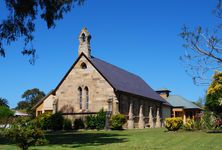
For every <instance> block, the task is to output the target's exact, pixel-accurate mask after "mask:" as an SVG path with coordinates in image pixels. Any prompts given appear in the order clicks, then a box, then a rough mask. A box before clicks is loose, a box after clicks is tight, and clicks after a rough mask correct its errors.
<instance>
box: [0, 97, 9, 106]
mask: <svg viewBox="0 0 222 150" xmlns="http://www.w3.org/2000/svg"><path fill="white" fill-rule="evenodd" d="M0 106H5V107H9V106H8V100H7V99H5V98H2V97H0Z"/></svg>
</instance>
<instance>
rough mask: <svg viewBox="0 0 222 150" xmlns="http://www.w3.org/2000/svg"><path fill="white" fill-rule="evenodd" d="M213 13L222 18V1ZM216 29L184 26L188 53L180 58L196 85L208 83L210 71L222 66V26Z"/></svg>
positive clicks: (183, 36)
mask: <svg viewBox="0 0 222 150" xmlns="http://www.w3.org/2000/svg"><path fill="white" fill-rule="evenodd" d="M213 13H214V15H215V16H216V17H218V18H219V19H220V18H222V2H221V0H218V2H217V5H216V7H215V9H214V10H213ZM221 25H222V24H220V25H218V26H216V27H215V28H214V29H212V30H210V29H204V28H203V27H201V26H198V27H196V28H195V29H190V28H189V27H188V26H186V25H185V26H184V27H183V28H182V32H181V34H180V36H181V37H182V38H183V40H184V42H185V43H184V45H183V46H184V47H185V48H186V53H185V55H184V56H181V57H180V59H181V60H182V61H183V62H184V63H185V67H186V72H187V73H188V74H189V75H190V76H192V78H193V81H194V83H195V84H196V85H208V84H209V82H210V80H209V78H208V76H209V73H210V71H212V70H216V69H221V67H222V39H221V38H222V37H221V31H222V30H221V27H222V26H221Z"/></svg>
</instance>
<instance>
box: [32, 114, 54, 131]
mask: <svg viewBox="0 0 222 150" xmlns="http://www.w3.org/2000/svg"><path fill="white" fill-rule="evenodd" d="M51 116H52V114H50V113H44V114H41V115H39V116H38V117H36V118H35V119H34V123H35V124H36V126H37V127H38V128H40V129H42V130H48V129H51Z"/></svg>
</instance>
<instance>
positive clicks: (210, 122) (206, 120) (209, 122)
mask: <svg viewBox="0 0 222 150" xmlns="http://www.w3.org/2000/svg"><path fill="white" fill-rule="evenodd" d="M202 119H203V128H204V129H213V128H214V126H215V125H214V122H215V117H214V116H213V114H212V113H211V112H208V111H205V112H204V115H203V117H202Z"/></svg>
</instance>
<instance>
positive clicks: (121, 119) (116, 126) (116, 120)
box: [111, 114, 126, 130]
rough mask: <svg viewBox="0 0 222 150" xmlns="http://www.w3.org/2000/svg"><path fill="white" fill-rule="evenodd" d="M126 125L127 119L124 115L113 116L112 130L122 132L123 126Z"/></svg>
mask: <svg viewBox="0 0 222 150" xmlns="http://www.w3.org/2000/svg"><path fill="white" fill-rule="evenodd" d="M125 123H126V118H125V116H124V115H122V114H117V115H113V116H112V117H111V129H113V130H121V129H123V125H124V124H125Z"/></svg>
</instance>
